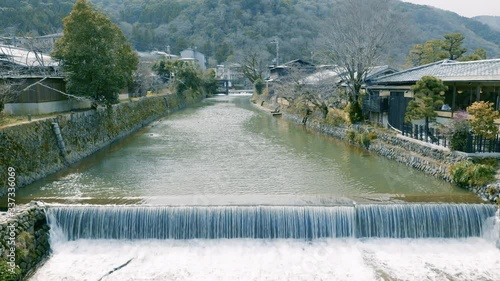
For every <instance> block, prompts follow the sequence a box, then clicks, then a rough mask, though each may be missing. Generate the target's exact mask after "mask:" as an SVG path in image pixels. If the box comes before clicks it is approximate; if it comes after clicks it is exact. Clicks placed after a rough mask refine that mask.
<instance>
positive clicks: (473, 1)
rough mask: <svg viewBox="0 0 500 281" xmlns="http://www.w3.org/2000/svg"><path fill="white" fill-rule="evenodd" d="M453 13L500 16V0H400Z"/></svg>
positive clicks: (467, 15)
mask: <svg viewBox="0 0 500 281" xmlns="http://www.w3.org/2000/svg"><path fill="white" fill-rule="evenodd" d="M402 1H403V2H410V3H414V4H419V5H428V6H433V7H436V8H439V9H443V10H448V11H452V12H455V13H457V14H459V15H461V16H464V17H469V18H471V17H475V16H500V0H402Z"/></svg>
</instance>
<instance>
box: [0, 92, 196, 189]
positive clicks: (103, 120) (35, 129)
mask: <svg viewBox="0 0 500 281" xmlns="http://www.w3.org/2000/svg"><path fill="white" fill-rule="evenodd" d="M201 99H202V96H201V95H199V96H188V97H179V96H177V95H166V96H158V97H148V98H142V99H140V100H138V101H133V102H128V103H123V104H117V105H114V106H113V107H112V108H111V109H106V108H99V109H97V110H88V111H84V112H78V113H71V114H64V115H59V116H58V117H56V118H48V119H44V120H39V121H35V122H30V123H27V124H22V125H17V126H12V127H7V128H4V129H0V183H2V184H0V195H2V194H5V193H6V190H7V188H6V186H7V185H6V183H7V172H6V171H7V168H8V167H13V168H15V170H16V174H17V178H16V181H17V186H18V187H21V186H25V185H27V184H29V183H32V182H33V181H35V180H38V179H41V178H43V177H45V176H47V175H49V174H51V173H54V172H56V171H58V170H61V169H63V168H64V167H66V166H67V165H69V164H71V163H75V162H77V161H79V160H81V159H82V158H84V157H86V156H88V155H90V154H92V153H94V152H96V151H97V150H99V149H101V148H103V147H105V146H107V145H109V144H110V143H111V142H113V141H115V140H118V139H120V138H122V137H124V136H126V135H128V134H130V133H132V132H134V131H135V130H137V129H139V128H141V127H143V126H145V125H147V124H148V123H150V122H152V121H154V120H155V119H157V118H159V117H161V116H163V115H165V114H167V113H169V112H171V111H173V110H177V109H179V108H182V107H184V106H186V105H189V104H192V103H195V102H198V101H200V100H201ZM54 126H57V127H59V130H60V135H59V140H58V137H57V135H56V130H57V129H56V128H55V127H54ZM4 183H5V184H4Z"/></svg>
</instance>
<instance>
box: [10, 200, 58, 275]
mask: <svg viewBox="0 0 500 281" xmlns="http://www.w3.org/2000/svg"><path fill="white" fill-rule="evenodd" d="M10 214H11V213H2V212H0V280H20V277H21V276H24V275H26V273H28V272H29V271H30V270H31V269H34V268H36V266H37V265H38V264H39V263H40V262H41V261H43V260H44V259H45V258H46V257H47V256H48V255H49V253H50V245H49V226H48V225H47V221H46V218H45V211H44V208H43V207H42V206H39V205H38V203H32V204H30V205H25V206H18V207H17V209H16V211H15V212H14V213H12V216H10ZM10 237H13V238H12V239H10ZM12 241H14V243H12ZM12 261H13V263H10V262H12ZM11 266H13V267H12V268H15V270H14V272H15V273H11V272H10V269H11Z"/></svg>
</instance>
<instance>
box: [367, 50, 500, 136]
mask: <svg viewBox="0 0 500 281" xmlns="http://www.w3.org/2000/svg"><path fill="white" fill-rule="evenodd" d="M424 76H434V77H437V78H439V79H441V80H442V81H443V83H444V84H445V85H446V86H448V90H447V91H446V92H443V93H442V95H443V96H444V103H445V105H444V106H443V107H442V108H439V109H436V112H437V114H438V118H437V122H439V123H446V122H448V121H449V120H450V118H452V117H453V113H454V112H456V111H459V110H465V109H466V108H467V107H468V106H469V105H471V104H472V103H473V102H475V101H489V102H493V103H494V106H495V108H496V109H499V108H500V103H499V94H500V59H490V60H481V61H471V62H458V61H451V60H442V61H438V62H435V63H431V64H427V65H422V66H418V67H414V68H411V69H407V70H404V71H401V72H396V73H393V74H389V75H385V76H381V77H378V78H375V79H371V80H370V81H369V86H368V87H367V89H368V95H367V97H366V98H365V99H367V100H371V101H372V102H371V103H372V104H377V103H380V104H385V105H386V107H379V108H369V107H368V106H366V107H365V106H364V108H363V110H364V111H365V112H366V113H369V114H370V115H371V118H372V121H376V122H381V123H383V124H384V125H388V126H389V127H392V128H395V129H397V130H402V129H403V125H404V115H405V113H406V107H407V105H408V103H409V101H410V100H412V99H413V97H414V93H413V91H412V90H411V87H412V86H413V85H415V84H416V82H417V81H418V80H420V79H421V78H422V77H424ZM364 104H365V102H364ZM367 104H370V102H367Z"/></svg>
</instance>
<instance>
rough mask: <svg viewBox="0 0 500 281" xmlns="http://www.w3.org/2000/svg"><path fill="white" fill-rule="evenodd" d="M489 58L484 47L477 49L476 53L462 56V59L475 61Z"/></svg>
mask: <svg viewBox="0 0 500 281" xmlns="http://www.w3.org/2000/svg"><path fill="white" fill-rule="evenodd" d="M485 59H487V55H486V51H485V50H484V49H477V50H475V51H474V53H472V54H470V55H466V56H463V57H461V58H460V61H475V60H485Z"/></svg>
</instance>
